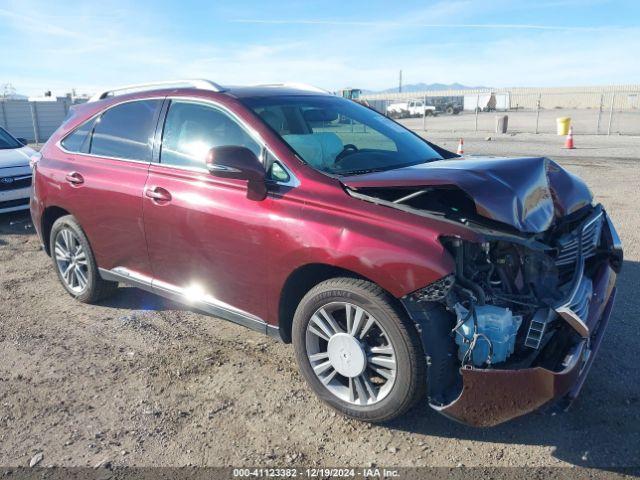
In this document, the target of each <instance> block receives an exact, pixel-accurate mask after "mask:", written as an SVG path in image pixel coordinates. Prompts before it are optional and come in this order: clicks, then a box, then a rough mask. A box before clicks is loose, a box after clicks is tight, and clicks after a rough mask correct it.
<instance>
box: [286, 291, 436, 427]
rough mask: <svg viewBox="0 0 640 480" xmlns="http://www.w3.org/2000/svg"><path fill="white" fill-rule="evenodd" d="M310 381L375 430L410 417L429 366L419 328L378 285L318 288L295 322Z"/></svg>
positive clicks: (335, 405) (300, 307)
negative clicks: (376, 426) (375, 425)
mask: <svg viewBox="0 0 640 480" xmlns="http://www.w3.org/2000/svg"><path fill="white" fill-rule="evenodd" d="M292 333H293V335H292V337H293V345H294V349H295V353H296V360H297V362H298V366H299V368H300V371H301V372H302V375H303V376H304V377H305V380H306V381H307V383H309V385H310V386H311V388H312V389H313V391H314V392H315V393H316V394H317V395H318V397H320V399H321V400H323V401H324V402H325V403H327V404H328V405H329V406H331V407H333V408H334V409H336V410H338V411H339V412H341V413H343V414H345V415H347V416H349V417H353V418H356V419H358V420H363V421H368V422H384V421H388V420H392V419H394V418H396V417H398V416H400V415H402V414H403V413H405V412H406V411H407V410H408V409H409V408H410V407H411V406H412V405H413V404H414V403H415V402H416V401H417V400H419V399H420V398H421V397H422V396H423V395H424V391H425V386H426V359H425V356H424V353H423V350H422V347H421V343H420V339H419V336H418V333H417V331H416V330H415V327H414V326H413V324H412V323H411V322H410V320H409V319H408V318H407V316H406V314H405V313H404V312H403V311H402V310H401V309H400V308H399V307H398V306H396V304H395V302H394V299H393V298H392V297H390V296H389V295H388V294H387V293H386V292H385V291H384V290H382V289H381V288H380V287H378V286H377V285H375V284H373V283H371V282H368V281H366V280H360V279H355V278H334V279H330V280H326V281H324V282H322V283H320V284H318V285H317V286H315V287H314V288H312V289H311V290H310V291H309V292H308V293H307V294H306V295H305V296H304V298H303V299H302V300H301V302H300V304H299V305H298V308H297V310H296V313H295V315H294V320H293V332H292Z"/></svg>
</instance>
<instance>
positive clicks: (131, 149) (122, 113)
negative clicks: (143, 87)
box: [90, 100, 160, 161]
mask: <svg viewBox="0 0 640 480" xmlns="http://www.w3.org/2000/svg"><path fill="white" fill-rule="evenodd" d="M159 105H160V100H140V101H136V102H128V103H123V104H121V105H117V106H115V107H113V108H110V109H109V110H107V111H106V112H104V113H103V114H102V115H101V116H100V117H99V119H98V120H97V122H96V125H95V127H94V129H93V136H92V138H91V148H90V152H91V153H92V154H94V155H100V156H104V157H115V158H124V159H129V160H143V161H150V160H151V145H152V141H153V135H154V131H155V127H156V124H155V120H156V111H157V109H158V107H159Z"/></svg>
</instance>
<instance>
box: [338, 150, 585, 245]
mask: <svg viewBox="0 0 640 480" xmlns="http://www.w3.org/2000/svg"><path fill="white" fill-rule="evenodd" d="M340 181H341V182H342V183H343V184H344V185H345V186H347V187H349V188H352V189H356V190H357V189H360V188H376V187H380V188H392V187H418V186H425V187H427V186H444V185H447V186H449V185H453V186H456V187H458V188H460V189H461V190H462V191H464V192H465V193H466V194H467V195H469V197H471V198H472V199H473V201H474V202H475V205H476V209H477V211H478V214H479V215H481V216H483V217H486V218H490V219H492V220H496V221H499V222H503V223H506V224H508V225H511V226H513V227H515V228H517V229H518V230H520V231H522V232H527V233H538V232H543V231H545V230H547V229H548V228H549V227H550V226H551V225H552V224H553V222H554V220H555V219H557V218H560V217H563V216H565V215H568V214H570V213H572V212H575V211H576V210H578V209H580V208H581V207H583V206H585V205H589V204H590V203H591V201H592V199H593V196H592V194H591V192H590V191H589V188H588V187H587V186H586V184H585V183H584V182H583V181H582V180H581V179H580V178H578V177H577V176H575V175H573V174H572V173H569V172H568V171H567V170H565V169H564V168H562V167H561V166H560V165H558V164H557V163H556V162H554V161H553V160H550V159H548V158H544V157H525V158H495V157H467V158H464V159H455V160H439V161H435V162H429V163H423V164H420V165H415V166H412V167H405V168H399V169H396V170H388V171H384V172H374V173H368V174H364V175H353V176H349V177H342V178H341V179H340Z"/></svg>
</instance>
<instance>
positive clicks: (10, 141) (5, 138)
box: [0, 127, 22, 150]
mask: <svg viewBox="0 0 640 480" xmlns="http://www.w3.org/2000/svg"><path fill="white" fill-rule="evenodd" d="M21 147H22V144H21V143H20V142H18V141H17V140H16V139H15V138H13V137H12V136H11V135H9V133H8V132H7V131H6V130H4V129H3V128H2V127H0V150H7V149H9V148H21Z"/></svg>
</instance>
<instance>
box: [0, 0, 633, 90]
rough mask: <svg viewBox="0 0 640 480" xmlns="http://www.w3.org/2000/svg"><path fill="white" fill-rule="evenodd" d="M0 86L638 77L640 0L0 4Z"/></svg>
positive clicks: (559, 81) (548, 81) (332, 84)
mask: <svg viewBox="0 0 640 480" xmlns="http://www.w3.org/2000/svg"><path fill="white" fill-rule="evenodd" d="M0 45H1V47H0V51H1V52H2V54H1V55H0V85H2V84H5V83H11V84H12V85H13V86H14V87H15V89H16V90H17V92H18V93H22V94H26V95H41V94H42V93H43V92H44V91H46V90H51V91H53V93H54V95H62V94H64V93H66V92H68V91H70V90H71V89H72V88H75V89H76V91H77V92H78V93H83V92H85V93H93V92H95V91H96V90H97V89H99V88H108V87H112V86H117V85H123V84H125V85H126V84H131V83H141V82H149V81H154V80H171V79H179V78H180V79H182V78H208V79H211V80H214V81H216V82H218V83H221V84H223V85H225V84H227V85H231V84H256V83H275V82H303V83H309V84H313V85H317V86H319V87H322V88H326V89H329V90H335V89H338V88H341V87H345V86H351V87H359V88H364V89H370V90H377V89H384V88H389V87H393V86H396V85H397V83H398V72H399V70H401V69H402V71H403V81H404V83H405V84H411V83H419V82H425V83H436V82H437V83H453V82H459V83H462V84H465V85H484V86H492V87H507V86H591V85H604V84H630V83H640V60H639V57H640V53H639V52H640V1H637V0H632V1H606V0H582V1H579V0H548V1H545V0H540V1H513V0H512V1H506V0H494V1H470V0H449V1H425V0H422V1H402V0H396V1H394V2H392V1H388V0H387V1H379V0H347V1H346V0H341V1H333V0H325V1H317V2H313V1H307V0H295V1H289V0H283V1H277V2H268V1H264V0H234V1H216V0H208V1H198V0H180V1H162V0H154V1H147V0H142V1H135V0H128V1H127V0H100V1H99V2H98V1H89V2H88V1H86V0H83V1H78V2H75V1H61V0H58V1H50V0H49V1H39V0H19V1H14V0H0Z"/></svg>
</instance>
